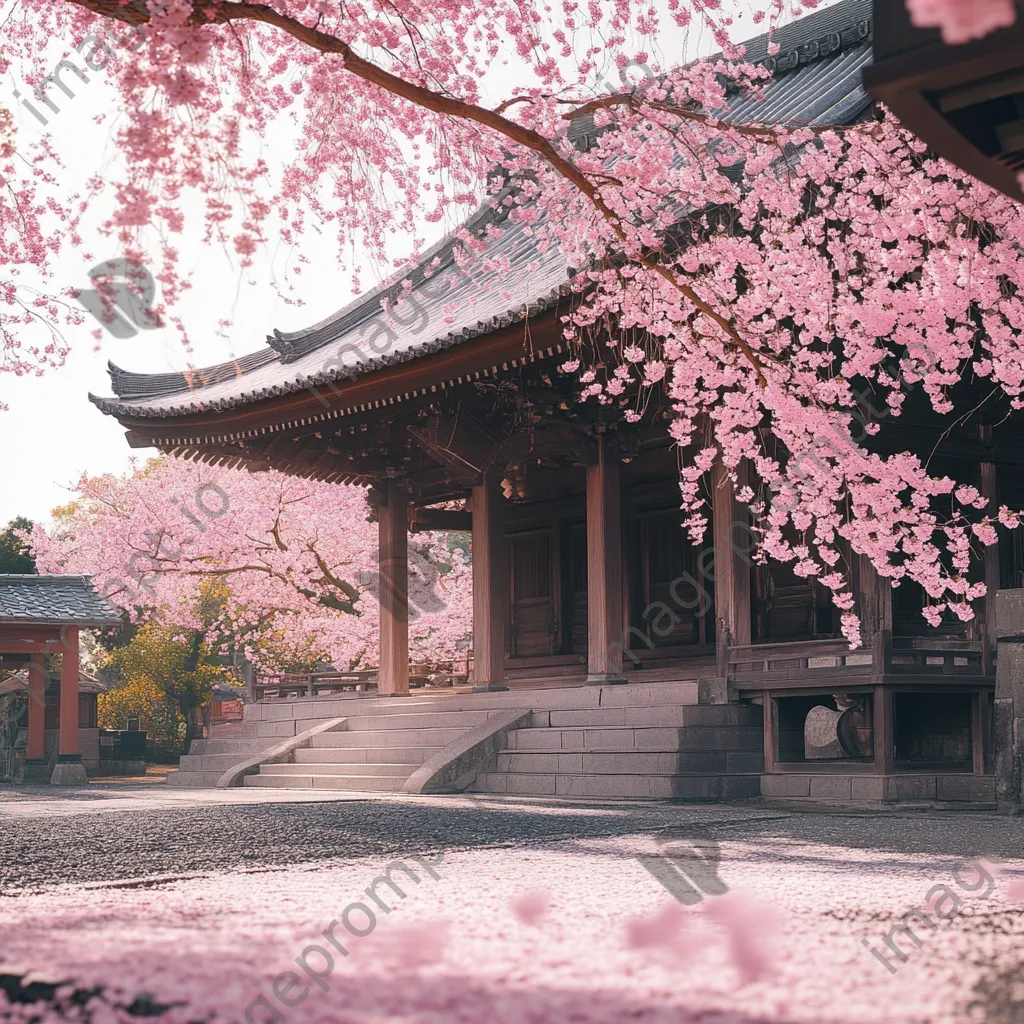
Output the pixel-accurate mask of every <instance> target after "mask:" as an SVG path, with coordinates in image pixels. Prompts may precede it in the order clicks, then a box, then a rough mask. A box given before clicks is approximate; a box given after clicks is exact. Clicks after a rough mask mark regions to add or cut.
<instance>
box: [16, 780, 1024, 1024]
mask: <svg viewBox="0 0 1024 1024" xmlns="http://www.w3.org/2000/svg"><path fill="white" fill-rule="evenodd" d="M694 848H696V849H697V850H698V851H700V852H701V857H702V858H703V859H704V861H703V863H704V868H705V870H704V874H703V875H701V874H700V872H699V871H697V873H694V871H693V864H694V862H693V861H688V862H686V863H687V864H689V865H690V867H689V868H688V870H690V877H691V880H695V881H696V888H697V889H700V890H701V891H700V892H697V891H696V889H692V887H691V893H690V894H687V893H685V892H684V893H683V895H682V896H681V895H680V891H679V890H674V892H675V895H676V899H673V895H672V894H670V891H669V890H668V888H667V887H666V884H665V883H664V882H661V883H659V881H658V880H657V879H656V877H655V873H652V871H651V870H650V867H649V866H648V867H647V868H646V869H645V864H647V865H649V864H650V863H657V864H664V863H665V862H666V860H665V858H666V851H668V850H672V849H675V850H691V851H692V850H693V849H694ZM396 856H401V857H402V858H403V859H404V860H406V861H407V862H408V863H410V864H414V859H415V857H417V856H419V857H423V856H426V857H428V858H430V859H429V860H428V862H427V863H428V864H429V863H433V864H434V867H435V868H436V871H434V870H433V869H431V870H430V872H429V874H430V877H429V878H428V877H427V875H426V874H425V873H424V870H423V869H422V868H417V871H419V873H420V877H419V878H418V882H417V884H416V885H411V884H409V885H406V889H407V890H408V891H407V892H405V893H404V895H403V896H402V899H401V900H399V899H397V898H396V897H394V896H393V895H391V893H390V891H389V889H388V888H386V887H385V888H384V889H383V890H382V892H383V894H384V895H385V896H388V898H389V900H390V902H391V904H392V905H391V906H390V907H388V908H387V909H382V910H377V908H376V907H375V906H374V904H372V903H370V900H369V899H368V898H367V895H365V894H366V892H367V886H369V885H370V884H371V882H372V881H373V880H374V879H375V878H376V876H378V875H379V874H380V873H381V871H382V870H383V869H384V867H385V866H386V865H387V864H388V863H389V861H391V860H392V858H394V857H396ZM708 858H710V860H709V859H708ZM980 858H985V859H980ZM712 862H713V869H712V870H711V871H710V874H709V873H708V871H707V870H706V869H707V865H708V863H712ZM673 863H676V864H679V863H683V862H682V861H675V862H673ZM972 865H973V867H972ZM983 875H984V876H985V877H987V878H990V884H989V883H985V885H984V886H983V882H982V876H983ZM975 880H977V885H974V882H975ZM403 885H405V882H404V880H403ZM943 892H948V893H949V894H950V896H949V898H950V899H955V900H956V901H957V904H956V906H955V907H954V912H953V913H952V914H951V915H950V916H949V917H948V918H947V917H946V915H945V913H944V912H943V904H942V899H943V896H942V895H941V894H942V893H943ZM378 894H379V893H378ZM936 894H938V895H936ZM691 895H692V898H691ZM360 900H361V901H362V902H363V904H364V905H369V906H370V907H373V908H374V909H375V910H376V913H377V918H376V921H375V923H374V924H372V925H371V926H370V931H372V932H373V934H369V935H368V937H363V935H364V933H363V932H362V931H361V930H360V928H361V924H360V923H361V922H362V921H363V917H361V916H359V915H361V914H363V911H361V910H357V911H355V914H356V916H355V918H352V919H351V920H352V921H354V922H355V923H354V924H352V928H351V929H350V931H345V930H344V929H343V928H341V926H340V925H338V929H336V930H335V932H333V933H332V934H334V935H335V936H336V937H338V938H344V941H345V944H346V946H347V951H346V953H345V956H344V959H343V958H342V957H341V956H338V955H335V956H334V959H333V960H332V963H331V965H330V967H328V966H327V964H326V961H325V960H324V958H323V956H322V954H321V953H318V952H315V951H314V952H309V951H310V949H311V948H312V947H311V946H310V944H311V943H314V944H315V943H319V944H320V948H321V949H324V951H325V952H329V951H330V950H331V947H328V946H327V940H325V939H324V938H323V937H322V935H323V934H324V929H325V928H328V926H330V925H331V923H332V921H334V922H337V920H339V919H341V920H349V919H346V918H345V914H346V913H349V914H350V915H351V913H352V910H351V908H352V907H353V906H354V905H356V901H360ZM936 901H938V902H936ZM910 908H919V909H921V908H923V909H924V910H925V911H926V912H928V913H930V914H932V915H933V917H934V921H935V927H931V924H929V926H928V928H924V927H918V929H917V931H918V933H919V935H918V938H917V939H915V940H913V941H911V940H910V939H909V938H908V937H907V936H902V937H900V936H897V938H898V939H899V942H900V944H901V947H900V948H901V949H902V950H904V951H905V957H904V958H903V959H900V958H898V957H896V956H894V955H893V954H892V953H891V952H890V951H889V950H888V948H887V947H886V946H885V945H884V938H885V936H886V933H887V932H888V931H889V930H890V929H891V928H892V927H893V926H894V925H897V926H898V925H899V923H900V920H901V917H902V915H904V914H906V913H907V911H908V910H909V909H910ZM946 909H947V910H948V909H949V906H948V905H947V906H946ZM345 927H348V924H346V926H345ZM367 934H368V933H367ZM872 950H876V951H877V950H881V952H882V953H885V954H887V957H888V962H889V967H887V966H886V965H885V963H884V962H883V960H881V959H879V958H878V957H875V956H873V955H872ZM1022 950H1024V819H1014V818H1006V817H999V816H996V815H988V814H968V813H937V812H928V813H923V812H922V813H909V812H884V813H883V812H880V813H868V814H862V813H850V812H840V811H831V812H829V811H818V812H814V813H812V812H810V811H808V810H798V811H787V810H785V809H781V808H776V807H768V806H765V805H756V804H750V805H728V806H710V805H709V806H695V805H687V806H673V805H665V804H662V805H650V804H648V805H624V804H617V805H606V806H600V807H598V806H593V805H573V804H568V803H554V802H545V801H525V800H524V801H504V800H500V799H494V798H489V797H487V798H466V797H450V798H449V797H438V798H433V797H430V798H422V797H421V798H405V797H388V798H374V799H361V798H360V799H352V798H350V797H349V798H335V799H313V798H311V797H310V796H309V795H308V794H306V795H303V796H301V797H300V796H296V795H294V794H260V795H259V796H253V795H252V794H251V793H247V792H238V793H228V794H224V793H221V794H209V793H193V794H180V793H175V794H170V793H169V792H167V791H165V790H164V787H146V788H145V791H143V790H142V788H141V787H136V788H135V789H134V790H131V789H129V788H128V787H120V788H117V787H112V788H108V789H104V790H103V791H100V789H99V787H96V788H95V789H93V790H92V791H89V792H85V793H58V794H54V793H53V791H47V790H45V788H44V789H41V790H40V791H38V792H36V793H26V792H25V791H21V792H19V793H14V792H12V791H8V792H7V793H4V792H2V791H0V1021H4V1022H10V1024H15V1022H17V1024H24V1022H30V1021H31V1022H47V1024H48V1022H50V1021H54V1022H56V1021H62V1022H63V1021H66V1020H71V1019H73V1020H81V1021H83V1022H89V1024H114V1022H133V1024H135V1022H137V1024H142V1022H143V1018H145V1021H146V1022H147V1024H165V1022H166V1024H188V1022H192V1021H203V1022H210V1024H220V1022H227V1021H233V1022H235V1021H237V1022H242V1021H246V1022H247V1024H321V1022H322V1024H399V1022H400V1024H463V1022H465V1024H479V1021H481V1020H487V1021H489V1022H491V1024H548V1022H549V1021H550V1022H561V1021H565V1022H572V1024H624V1022H625V1021H629V1022H631V1024H727V1022H728V1024H762V1022H770V1024H880V1022H881V1024H965V1022H973V1021H979V1022H982V1021H983V1022H986V1024H988V1022H991V1024H1024V956H1022ZM349 954H351V955H349ZM303 957H305V962H306V964H307V965H309V964H312V965H313V966H312V968H311V970H312V971H313V974H315V973H316V972H317V971H320V972H321V973H322V975H323V976H322V977H321V978H320V979H319V980H316V979H315V978H314V976H313V974H309V973H308V972H307V973H306V974H303V973H301V972H300V973H299V974H298V975H296V980H295V982H294V986H293V987H292V988H289V985H292V983H291V982H290V981H288V980H286V981H284V982H283V981H282V979H285V976H286V975H287V974H288V972H292V974H294V973H295V972H296V971H297V970H298V968H299V967H302V964H301V963H299V960H301V959H302V958H303ZM4 961H7V962H8V963H15V964H17V965H19V966H18V968H17V970H14V969H13V968H8V969H7V970H6V971H5V970H4V968H3V966H2V964H3V962H4ZM296 965H298V966H296ZM890 967H892V970H890V969H889V968H890ZM58 981H61V982H67V983H68V984H66V985H65V986H64V987H58V986H57V984H56V983H57V982H58ZM5 991H6V992H7V997H6V998H5V996H4V992H5ZM282 992H283V993H284V994H283V995H282V994H281V993H282ZM300 992H301V994H302V998H301V999H298V1001H297V1002H289V1001H288V994H289V993H291V994H292V995H295V994H296V993H300ZM7 999H10V1000H11V1001H10V1002H8V1001H7Z"/></svg>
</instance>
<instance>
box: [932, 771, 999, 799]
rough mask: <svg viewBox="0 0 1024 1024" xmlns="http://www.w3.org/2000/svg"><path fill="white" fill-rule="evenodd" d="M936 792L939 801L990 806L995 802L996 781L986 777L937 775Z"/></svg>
mask: <svg viewBox="0 0 1024 1024" xmlns="http://www.w3.org/2000/svg"><path fill="white" fill-rule="evenodd" d="M936 792H937V794H938V799H939V800H946V801H950V802H964V803H977V804H992V803H995V802H996V780H995V779H994V778H992V777H991V776H986V775H939V776H937V777H936Z"/></svg>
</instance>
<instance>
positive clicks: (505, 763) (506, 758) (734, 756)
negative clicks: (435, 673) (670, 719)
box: [497, 750, 764, 775]
mask: <svg viewBox="0 0 1024 1024" xmlns="http://www.w3.org/2000/svg"><path fill="white" fill-rule="evenodd" d="M497 770H498V771H499V772H514V773H527V774H535V775H544V774H551V773H555V774H559V775H689V774H708V775H719V774H733V773H736V772H742V773H746V772H761V771H763V770H764V756H763V755H762V753H761V751H759V750H757V751H755V750H740V751H732V750H671V751H637V750H616V751H592V750H572V751H566V750H559V751H550V752H549V751H518V750H516V751H505V752H504V753H499V754H498V758H497Z"/></svg>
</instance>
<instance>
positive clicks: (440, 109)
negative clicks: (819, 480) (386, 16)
mask: <svg viewBox="0 0 1024 1024" xmlns="http://www.w3.org/2000/svg"><path fill="white" fill-rule="evenodd" d="M68 2H69V3H73V4H77V5H78V6H79V7H84V8H86V9H87V10H90V11H92V12H93V13H95V14H100V15H103V16H104V17H108V18H114V19H116V20H119V21H123V22H125V23H126V24H129V25H133V26H134V25H140V24H145V23H146V22H148V21H149V14H148V11H147V10H146V8H145V7H144V5H143V3H142V0H132V3H131V4H129V5H122V4H120V3H118V0H68ZM192 6H193V11H192V15H191V17H190V19H189V21H190V24H192V25H194V26H196V27H200V26H203V25H209V24H215V25H216V24H230V23H232V22H236V21H255V22H260V23H262V24H265V25H271V26H273V27H274V28H278V29H280V30H281V31H282V32H285V33H287V34H288V35H290V36H292V37H293V38H294V39H297V40H298V41H299V42H301V43H303V44H304V45H306V46H308V47H310V48H311V49H314V50H318V51H319V52H321V53H331V54H337V55H338V56H340V57H341V58H342V60H343V61H344V63H345V70H346V71H348V72H349V73H350V74H353V75H355V76H356V77H357V78H361V79H362V80H363V81H365V82H369V83H370V84H372V85H376V86H378V87H379V88H381V89H384V90H385V91H387V92H389V93H391V94H392V95H393V96H399V97H401V98H402V99H405V100H408V101H409V102H410V103H414V104H415V105H416V106H419V107H422V108H423V109H424V110H430V111H433V112H434V113H437V114H444V115H447V116H450V117H456V118H460V119H462V120H464V121H470V122H472V123H474V124H479V125H481V126H482V127H485V128H490V129H491V130H492V131H495V132H497V133H498V134H499V135H503V136H504V137H505V138H506V139H508V140H509V141H511V142H515V143H517V144H518V145H520V146H522V147H524V148H525V149H528V150H531V151H532V152H534V153H536V154H537V155H538V156H540V157H541V158H542V159H544V160H545V161H546V162H547V163H548V164H549V165H550V166H551V167H552V168H553V169H554V170H555V171H556V172H557V173H558V174H560V175H561V176H562V177H563V178H565V179H566V180H567V181H569V182H570V183H571V184H573V185H574V186H575V187H576V188H577V189H578V190H579V191H580V192H581V193H582V194H583V195H585V196H586V197H587V198H588V199H589V200H590V201H591V203H593V205H594V207H595V209H596V210H597V211H598V212H599V213H600V214H601V216H602V217H603V218H604V219H605V220H606V221H607V222H608V224H609V225H610V226H611V228H612V230H613V231H614V232H615V235H616V237H617V238H618V240H619V241H620V242H621V243H623V244H624V245H628V236H627V232H626V229H625V226H624V225H623V222H622V219H621V217H619V215H618V214H617V213H615V211H614V210H612V209H611V208H610V207H609V206H608V204H607V203H606V202H605V201H604V199H603V197H602V196H601V193H600V191H599V190H598V188H597V186H596V185H594V183H593V182H591V181H590V180H589V179H588V178H587V176H586V175H585V174H584V173H583V172H582V171H581V170H580V169H579V168H578V167H577V166H576V165H575V164H573V163H572V161H571V160H569V159H567V158H566V157H564V156H563V155H562V154H561V153H560V152H559V151H558V149H557V148H556V147H555V145H554V144H553V143H552V142H551V141H550V140H549V139H546V138H545V137H544V136H543V135H541V134H540V133H539V132H536V131H534V130H533V129H531V128H525V127H524V126H523V125H520V124H516V122H515V121H510V120H508V118H506V117H503V116H502V115H501V114H500V113H498V112H497V111H494V110H488V109H486V108H485V107H481V106H478V105H477V104H475V103H467V102H466V101H465V100H461V99H459V98H458V97H455V96H445V95H441V94H440V93H437V92H434V91H432V90H431V89H427V88H425V87H424V86H421V85H416V84H415V83H413V82H407V81H406V80H405V79H403V78H400V77H398V76H397V75H393V74H391V72H389V71H385V70H384V69H383V68H380V67H378V66H377V65H376V64H374V63H372V62H371V61H368V60H366V59H364V58H363V57H360V56H359V55H358V54H357V53H356V52H355V51H354V50H353V49H352V47H351V46H349V44H348V43H346V42H345V41H344V40H342V39H338V38H337V37H336V36H333V35H330V34H329V33H326V32H321V31H320V30H319V29H317V28H311V27H309V26H308V25H304V24H302V22H300V21H298V20H297V19H295V18H292V17H290V16H289V15H286V14H282V13H281V12H280V11H276V10H274V8H272V7H270V6H268V5H267V4H259V3H244V2H240V3H226V2H221V0H193V5H192ZM631 258H632V259H634V260H635V261H636V262H637V263H639V264H640V265H641V266H642V267H644V268H645V269H646V270H649V271H651V272H653V273H655V274H657V275H658V276H659V277H661V278H663V279H664V280H665V281H666V282H667V283H668V284H669V285H671V286H672V287H673V288H674V289H676V290H677V291H678V292H679V294H680V295H682V296H683V297H684V298H685V299H686V300H687V301H689V302H690V303H691V304H692V305H693V306H694V307H695V308H696V309H697V310H699V311H700V312H701V313H703V314H704V315H705V316H707V317H708V318H709V319H710V320H712V321H714V323H716V324H717V325H718V326H719V327H720V328H721V329H722V331H724V333H725V334H726V336H727V337H728V338H729V340H730V342H731V343H732V344H734V345H735V346H736V347H737V348H738V349H739V350H740V352H742V353H743V355H744V357H745V358H746V359H747V361H748V362H749V363H750V364H751V366H753V367H754V369H755V371H756V374H757V381H758V384H759V385H760V386H761V387H764V386H765V384H766V382H765V378H764V368H763V366H762V363H761V360H760V358H759V357H758V355H757V353H755V352H754V350H753V349H752V348H751V347H750V345H749V344H748V343H747V342H746V340H745V339H744V338H743V337H742V336H741V335H740V333H739V331H738V330H737V329H736V325H735V323H734V322H733V321H732V320H731V319H730V318H728V317H725V316H723V315H722V314H721V313H719V312H718V310H716V309H715V308H714V307H712V306H711V305H710V304H709V303H708V302H706V301H705V300H704V299H703V298H701V296H700V295H698V294H697V292H696V291H694V290H693V289H692V288H691V287H690V286H689V285H687V284H685V283H683V282H682V281H680V280H679V279H678V277H677V276H676V275H675V274H673V273H672V271H670V270H669V269H668V268H667V267H664V266H662V265H661V264H659V263H657V262H656V261H655V260H652V259H650V258H649V257H647V256H644V255H643V254H634V255H633V256H632V257H631Z"/></svg>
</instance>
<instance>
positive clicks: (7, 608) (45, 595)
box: [0, 573, 121, 627]
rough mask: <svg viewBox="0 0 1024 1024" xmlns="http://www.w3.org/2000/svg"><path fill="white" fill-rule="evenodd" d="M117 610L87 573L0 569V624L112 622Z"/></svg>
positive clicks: (118, 619) (118, 617)
mask: <svg viewBox="0 0 1024 1024" xmlns="http://www.w3.org/2000/svg"><path fill="white" fill-rule="evenodd" d="M120 622H121V613H120V612H119V611H118V610H117V609H116V608H115V607H114V606H113V605H112V604H111V603H110V602H109V601H108V600H107V599H106V598H105V597H103V596H102V595H100V594H99V593H98V592H97V590H96V587H95V585H94V584H93V582H92V577H91V576H42V575H39V576H37V575H32V576H28V575H24V576H22V575H13V574H5V573H0V626H3V625H5V624H8V623H19V624H24V625H43V626H52V625H60V626H64V625H67V626H84V627H99V626H116V625H119V624H120Z"/></svg>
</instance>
